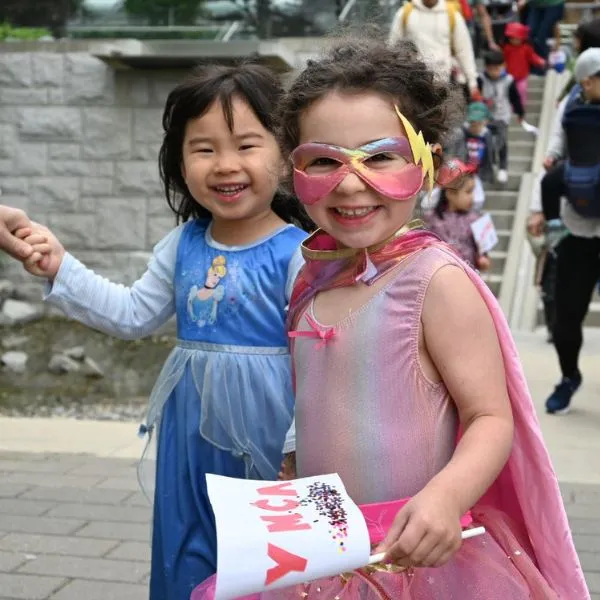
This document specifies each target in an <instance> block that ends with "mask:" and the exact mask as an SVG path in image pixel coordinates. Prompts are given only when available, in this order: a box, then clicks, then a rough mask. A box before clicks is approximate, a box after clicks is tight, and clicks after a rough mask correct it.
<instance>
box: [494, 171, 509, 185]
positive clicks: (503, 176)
mask: <svg viewBox="0 0 600 600" xmlns="http://www.w3.org/2000/svg"><path fill="white" fill-rule="evenodd" d="M496 179H497V180H498V183H506V182H507V181H508V173H507V172H506V169H500V170H499V171H498V174H497V175H496Z"/></svg>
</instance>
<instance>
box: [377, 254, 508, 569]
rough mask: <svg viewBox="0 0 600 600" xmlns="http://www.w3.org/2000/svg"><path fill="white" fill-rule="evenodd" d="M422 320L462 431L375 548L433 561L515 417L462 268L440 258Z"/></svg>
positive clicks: (495, 344)
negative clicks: (450, 453) (441, 464)
mask: <svg viewBox="0 0 600 600" xmlns="http://www.w3.org/2000/svg"><path fill="white" fill-rule="evenodd" d="M441 307H443V310H440V308H441ZM421 324H422V332H423V334H422V335H423V342H422V347H423V348H426V352H427V353H428V354H429V357H430V358H431V361H432V363H433V364H434V365H435V368H436V369H437V371H438V372H439V375H440V377H441V379H442V381H443V382H444V385H445V386H446V388H447V389H448V393H449V395H450V397H451V398H452V400H453V401H454V403H455V405H456V408H457V410H458V416H459V419H460V425H461V429H462V437H461V438H460V441H459V442H458V444H457V446H456V449H455V450H454V454H453V456H452V458H451V459H450V462H449V463H448V464H447V465H446V466H445V467H444V468H443V469H442V470H441V471H440V472H439V473H438V474H437V475H436V476H434V477H433V478H432V479H431V480H430V482H429V483H428V484H427V485H426V486H425V487H424V488H423V489H422V490H421V491H420V492H418V493H417V494H416V495H415V496H413V498H412V499H411V500H410V501H409V502H408V504H406V506H405V507H404V508H402V509H401V510H400V511H399V512H398V514H397V516H396V518H395V520H394V524H393V525H392V527H391V528H390V530H389V532H388V534H387V536H386V538H385V540H384V542H383V543H382V545H381V546H380V548H378V549H377V551H382V550H384V551H386V558H387V559H391V560H393V561H394V562H396V563H397V564H400V565H406V566H440V565H442V564H445V563H446V562H447V561H448V560H449V559H450V558H451V557H452V555H453V554H454V553H455V552H456V551H457V550H458V549H459V548H460V545H461V537H460V535H461V528H460V517H461V516H462V515H463V514H464V513H465V512H467V511H468V510H470V509H471V508H472V507H473V506H474V505H475V504H476V502H477V501H478V500H479V499H480V498H481V497H482V496H483V494H484V493H485V492H486V490H487V489H488V488H489V487H490V485H491V484H492V483H493V482H494V481H495V479H496V478H497V477H498V475H499V473H500V472H501V470H502V468H503V467H504V465H505V464H506V461H507V460H508V458H509V456H510V451H511V448H512V442H513V432H514V423H513V415H512V408H511V403H510V399H509V396H508V390H507V384H506V373H505V367H504V360H503V358H502V352H501V349H500V343H499V340H498V335H497V333H496V328H495V325H494V321H493V319H492V315H491V314H490V312H489V310H488V308H487V306H486V304H485V302H484V300H483V298H482V297H481V294H480V293H479V291H478V290H477V288H476V287H475V286H474V284H473V283H472V282H471V280H470V279H469V277H468V275H467V274H466V273H465V271H463V270H462V269H459V268H456V267H454V266H446V267H443V268H441V269H440V270H439V271H438V272H437V273H436V274H435V275H434V276H433V277H432V279H431V282H430V284H429V287H428V289H427V293H426V295H425V300H424V303H423V312H422V317H421ZM422 351H423V350H420V352H422Z"/></svg>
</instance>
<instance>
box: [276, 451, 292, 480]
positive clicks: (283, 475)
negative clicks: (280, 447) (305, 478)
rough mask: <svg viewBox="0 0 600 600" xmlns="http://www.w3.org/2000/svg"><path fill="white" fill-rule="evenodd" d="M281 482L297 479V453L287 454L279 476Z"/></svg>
mask: <svg viewBox="0 0 600 600" xmlns="http://www.w3.org/2000/svg"><path fill="white" fill-rule="evenodd" d="M277 479H279V481H290V480H291V479H296V453H295V452H290V453H289V454H286V455H285V457H284V459H283V462H282V463H281V471H279V475H278V476H277Z"/></svg>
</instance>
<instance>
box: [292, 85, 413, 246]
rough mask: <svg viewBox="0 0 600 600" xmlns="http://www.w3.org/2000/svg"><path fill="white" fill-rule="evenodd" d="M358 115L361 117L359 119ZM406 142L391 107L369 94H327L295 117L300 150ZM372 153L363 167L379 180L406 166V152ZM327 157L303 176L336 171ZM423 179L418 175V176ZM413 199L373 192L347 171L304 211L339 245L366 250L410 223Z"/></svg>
mask: <svg viewBox="0 0 600 600" xmlns="http://www.w3.org/2000/svg"><path fill="white" fill-rule="evenodd" d="M358 115H360V116H358ZM385 138H406V132H405V130H404V127H403V126H402V123H401V121H400V119H399V118H398V114H397V113H396V110H395V108H394V105H393V103H392V102H391V101H390V100H389V99H386V98H384V97H383V96H380V95H379V94H376V93H372V92H361V93H355V94H350V93H343V92H337V91H336V92H331V93H329V94H327V95H326V96H324V97H322V98H321V99H319V100H317V101H316V102H314V103H313V104H311V105H310V106H309V108H308V109H306V110H305V111H304V112H303V113H302V116H301V118H300V140H299V142H300V145H302V144H311V143H320V144H327V145H330V146H338V147H342V148H348V149H357V148H361V147H363V146H365V145H367V144H369V143H370V142H373V141H375V140H383V139H385ZM382 150H383V151H382V152H381V153H379V154H372V156H371V158H367V159H366V160H365V162H364V165H365V167H367V168H368V169H369V170H371V171H372V172H374V173H380V174H381V175H380V176H384V175H385V173H387V172H390V173H391V172H397V171H398V170H399V169H401V168H403V167H406V166H407V165H408V164H409V160H407V157H406V153H405V152H400V151H398V149H396V151H393V152H386V151H385V148H383V147H382ZM330 161H331V158H330V157H329V158H326V159H320V160H319V161H318V162H315V163H313V164H311V165H309V166H308V167H307V168H306V172H307V173H308V174H310V170H311V169H312V170H313V172H314V170H317V171H318V172H319V173H318V174H323V173H322V172H323V170H328V169H329V170H331V169H332V168H335V164H332V163H331V162H330ZM421 180H422V174H421ZM415 201H416V199H415V198H414V197H413V198H411V199H409V200H392V199H391V198H389V197H386V196H384V195H383V194H381V193H379V192H377V191H376V190H375V189H374V188H373V187H372V186H370V185H369V184H368V183H367V182H366V181H365V180H364V179H363V178H361V177H360V176H359V174H357V173H356V172H352V171H350V172H348V173H347V174H346V175H345V177H343V179H341V181H340V182H339V183H338V184H337V185H336V186H335V187H334V188H333V189H332V190H331V191H329V192H328V193H327V194H326V195H325V196H324V197H322V198H320V199H319V200H318V201H317V202H315V203H314V204H307V205H306V210H307V212H308V214H309V216H310V217H311V218H312V219H313V221H314V222H315V223H316V224H317V225H318V226H319V227H321V228H322V229H324V230H325V231H326V232H327V233H329V234H330V235H331V236H333V237H334V238H335V239H336V240H337V241H338V243H339V244H340V245H341V246H347V247H351V248H366V247H368V246H372V245H374V244H377V243H379V242H382V241H383V240H385V239H387V238H388V237H390V236H391V235H392V234H394V233H395V232H396V231H397V230H398V229H400V228H401V227H402V226H403V225H405V224H406V223H407V221H409V220H410V217H411V215H412V213H413V210H414V207H415Z"/></svg>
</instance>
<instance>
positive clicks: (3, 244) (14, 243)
mask: <svg viewBox="0 0 600 600" xmlns="http://www.w3.org/2000/svg"><path fill="white" fill-rule="evenodd" d="M17 229H20V230H22V231H23V230H27V231H29V233H31V221H30V220H29V217H28V216H27V215H26V214H25V213H24V212H23V211H22V210H19V209H18V208H12V207H11V206H4V205H2V204H0V250H3V251H4V252H6V253H7V254H10V256H12V257H13V258H16V259H17V260H24V259H26V258H29V257H30V256H31V255H32V254H33V248H32V247H31V246H30V245H29V244H27V243H26V242H24V241H23V240H21V239H19V238H18V237H17V236H16V235H15V231H17ZM38 258H39V257H38Z"/></svg>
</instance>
